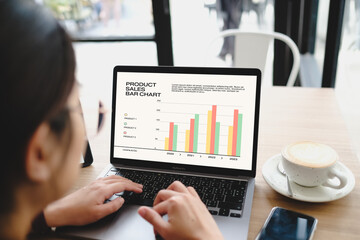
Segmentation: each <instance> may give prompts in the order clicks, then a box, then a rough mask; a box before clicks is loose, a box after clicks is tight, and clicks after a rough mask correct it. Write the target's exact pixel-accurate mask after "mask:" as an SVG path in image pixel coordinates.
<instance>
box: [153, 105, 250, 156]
mask: <svg viewBox="0 0 360 240" xmlns="http://www.w3.org/2000/svg"><path fill="white" fill-rule="evenodd" d="M159 102H160V101H159ZM159 105H160V106H161V107H159V108H157V116H158V118H157V119H156V121H157V122H158V127H156V131H157V136H156V138H155V140H156V141H157V144H156V145H157V148H158V149H164V150H166V151H176V152H188V153H198V154H211V155H213V154H215V155H224V156H238V157H240V155H241V140H242V138H241V136H242V125H243V114H242V113H241V112H240V111H239V109H241V106H232V105H220V106H219V105H209V104H184V103H169V102H165V103H160V104H159ZM197 110H198V111H197ZM189 112H192V113H189Z"/></svg>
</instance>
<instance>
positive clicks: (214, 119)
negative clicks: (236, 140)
mask: <svg viewBox="0 0 360 240" xmlns="http://www.w3.org/2000/svg"><path fill="white" fill-rule="evenodd" d="M215 129H216V105H213V106H212V116H211V142H210V153H211V154H214V147H215ZM235 146H236V145H235Z"/></svg>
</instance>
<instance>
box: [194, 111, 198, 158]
mask: <svg viewBox="0 0 360 240" xmlns="http://www.w3.org/2000/svg"><path fill="white" fill-rule="evenodd" d="M194 125H195V126H194V143H193V152H194V153H196V152H197V148H198V137H199V114H195V124H194Z"/></svg>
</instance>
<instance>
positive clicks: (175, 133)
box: [172, 125, 178, 151]
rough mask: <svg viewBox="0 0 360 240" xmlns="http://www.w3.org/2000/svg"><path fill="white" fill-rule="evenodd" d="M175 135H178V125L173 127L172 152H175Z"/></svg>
mask: <svg viewBox="0 0 360 240" xmlns="http://www.w3.org/2000/svg"><path fill="white" fill-rule="evenodd" d="M177 135H178V125H174V135H173V146H172V149H173V151H176V148H177Z"/></svg>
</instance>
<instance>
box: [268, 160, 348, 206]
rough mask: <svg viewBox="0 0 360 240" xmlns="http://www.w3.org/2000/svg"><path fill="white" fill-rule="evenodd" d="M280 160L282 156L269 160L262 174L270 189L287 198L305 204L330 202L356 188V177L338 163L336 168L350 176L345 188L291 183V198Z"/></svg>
mask: <svg viewBox="0 0 360 240" xmlns="http://www.w3.org/2000/svg"><path fill="white" fill-rule="evenodd" d="M280 160H281V154H277V155H275V156H272V157H271V158H269V159H268V160H267V161H266V162H265V164H264V166H263V168H262V174H263V177H264V179H265V181H266V182H267V183H268V184H269V185H270V187H272V188H273V189H274V190H275V191H277V192H278V193H280V194H282V195H284V196H286V197H289V198H293V199H296V200H300V201H305V202H329V201H334V200H337V199H339V198H342V197H345V196H346V195H347V194H349V193H350V192H351V191H352V190H353V189H354V187H355V177H354V175H353V173H352V172H351V171H350V170H349V169H348V168H347V167H346V166H345V165H344V164H342V163H341V162H339V161H338V162H337V163H336V165H335V167H336V168H337V169H338V170H339V171H341V172H343V173H344V174H345V175H346V176H348V183H347V185H346V186H345V187H344V188H342V189H334V188H329V187H323V186H318V187H303V186H300V185H298V184H296V183H294V182H292V181H290V186H291V190H292V192H293V194H292V196H289V194H288V188H287V184H286V176H285V175H284V174H282V173H281V172H280V170H279V169H278V164H279V162H280ZM336 180H337V179H336Z"/></svg>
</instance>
